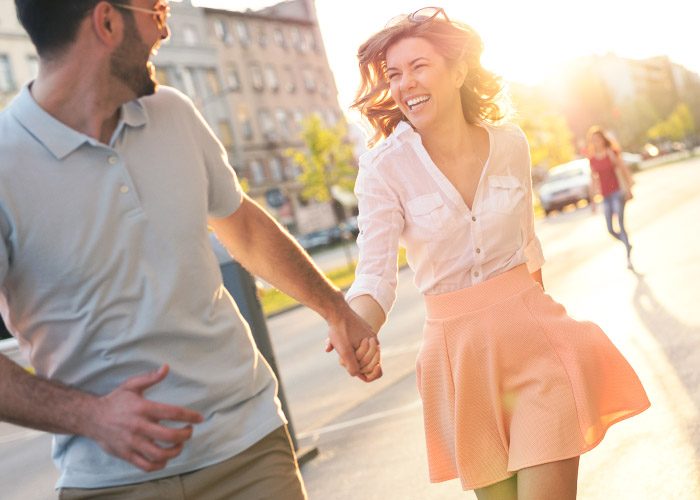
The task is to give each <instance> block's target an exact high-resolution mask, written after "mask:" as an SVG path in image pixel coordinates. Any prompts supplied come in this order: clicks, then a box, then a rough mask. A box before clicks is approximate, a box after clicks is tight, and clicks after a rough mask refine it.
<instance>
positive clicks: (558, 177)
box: [546, 168, 585, 182]
mask: <svg viewBox="0 0 700 500" xmlns="http://www.w3.org/2000/svg"><path fill="white" fill-rule="evenodd" d="M582 175H585V172H584V170H583V169H581V168H568V169H566V170H558V171H556V172H549V173H548V174H547V180H546V182H556V181H562V180H564V179H572V178H574V177H580V176H582Z"/></svg>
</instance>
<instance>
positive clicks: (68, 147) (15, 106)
mask: <svg viewBox="0 0 700 500" xmlns="http://www.w3.org/2000/svg"><path fill="white" fill-rule="evenodd" d="M30 85H31V83H29V84H27V85H25V86H24V87H22V90H20V92H19V94H18V95H17V97H16V98H15V100H14V102H13V103H12V105H11V106H10V112H11V113H12V115H13V116H14V117H15V118H16V119H17V120H18V121H19V122H20V123H21V124H22V126H23V127H24V128H25V129H27V131H28V132H29V133H30V134H32V135H33V136H34V137H35V138H36V140H37V141H39V142H40V143H41V144H42V145H43V146H44V147H45V148H46V149H48V150H49V151H50V152H51V154H53V155H54V156H55V157H56V159H58V160H62V159H64V158H65V157H66V156H68V155H69V154H71V153H72V152H73V151H75V150H76V149H78V148H79V147H80V146H82V145H83V144H85V143H86V142H87V143H90V144H92V145H93V146H97V145H99V144H100V143H99V141H97V140H96V139H94V138H92V137H90V136H88V135H86V134H83V133H82V132H78V131H77V130H74V129H72V128H70V127H69V126H67V125H65V124H64V123H62V122H61V121H59V120H57V119H56V118H54V117H53V116H51V115H50V114H49V113H47V112H46V111H45V110H44V109H43V108H42V107H41V106H39V104H38V103H37V102H36V101H35V100H34V97H33V96H32V94H31V92H30V91H29V86H30ZM119 121H120V122H124V124H125V125H127V126H130V127H141V126H143V125H145V124H146V122H147V116H146V111H145V110H144V109H143V106H142V105H141V103H140V102H139V101H138V100H134V101H130V102H127V103H126V104H123V105H122V107H121V118H120V120H119ZM120 125H121V123H120V124H118V125H117V129H116V130H119V128H120Z"/></svg>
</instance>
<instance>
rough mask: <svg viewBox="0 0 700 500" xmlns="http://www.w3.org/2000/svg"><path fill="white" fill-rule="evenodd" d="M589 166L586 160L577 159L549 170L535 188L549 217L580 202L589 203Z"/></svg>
mask: <svg viewBox="0 0 700 500" xmlns="http://www.w3.org/2000/svg"><path fill="white" fill-rule="evenodd" d="M590 187H591V166H590V164H589V162H588V159H586V158H579V159H578V160H573V161H570V162H568V163H564V164H562V165H557V166H556V167H553V168H551V169H550V170H549V171H548V172H547V175H546V176H545V178H544V181H542V183H541V184H540V185H539V186H538V188H537V195H538V196H539V198H540V203H541V205H542V208H543V209H544V213H545V214H546V215H549V214H550V213H551V212H552V211H554V210H561V209H562V208H564V207H565V206H567V205H569V204H571V203H578V202H579V201H580V200H586V201H588V202H589V203H590V201H591V192H590Z"/></svg>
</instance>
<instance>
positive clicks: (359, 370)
mask: <svg viewBox="0 0 700 500" xmlns="http://www.w3.org/2000/svg"><path fill="white" fill-rule="evenodd" d="M347 316H348V317H349V318H350V323H351V327H352V330H348V329H347V327H345V328H342V327H337V328H334V326H333V324H331V327H330V331H329V333H328V338H327V339H326V352H331V351H332V350H334V349H335V350H336V351H337V352H338V356H339V357H340V359H339V360H338V361H339V363H340V365H341V366H342V367H344V368H345V369H346V370H347V371H348V373H349V374H350V375H352V376H353V377H358V378H359V379H361V380H363V381H365V382H371V381H373V380H376V379H378V378H379V377H381V376H382V370H381V366H380V364H379V363H380V350H379V340H378V339H377V336H376V334H375V333H374V331H373V330H372V329H371V328H370V326H369V325H368V324H367V323H366V322H365V321H364V320H363V319H362V318H360V317H359V316H357V314H355V313H354V312H352V311H350V312H349V313H347Z"/></svg>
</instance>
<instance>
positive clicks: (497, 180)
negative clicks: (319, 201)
mask: <svg viewBox="0 0 700 500" xmlns="http://www.w3.org/2000/svg"><path fill="white" fill-rule="evenodd" d="M524 198H525V189H524V188H523V185H522V183H521V182H520V180H518V178H517V177H514V176H512V175H491V176H489V178H488V202H487V204H488V206H489V207H490V208H491V209H493V210H494V211H496V212H500V213H505V214H510V213H513V212H519V211H520V210H522V209H523V203H522V202H523V200H524Z"/></svg>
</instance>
